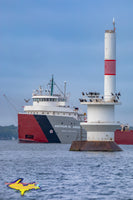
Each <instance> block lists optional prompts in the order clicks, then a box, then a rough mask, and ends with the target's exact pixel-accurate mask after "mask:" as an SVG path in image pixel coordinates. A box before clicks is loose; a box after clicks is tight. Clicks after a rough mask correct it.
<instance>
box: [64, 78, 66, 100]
mask: <svg viewBox="0 0 133 200" xmlns="http://www.w3.org/2000/svg"><path fill="white" fill-rule="evenodd" d="M64 98H66V81H64Z"/></svg>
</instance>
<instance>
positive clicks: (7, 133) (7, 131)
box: [0, 125, 18, 140]
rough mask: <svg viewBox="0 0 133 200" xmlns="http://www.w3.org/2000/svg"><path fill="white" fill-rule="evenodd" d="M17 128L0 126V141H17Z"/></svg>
mask: <svg viewBox="0 0 133 200" xmlns="http://www.w3.org/2000/svg"><path fill="white" fill-rule="evenodd" d="M17 139H18V127H17V126H14V125H9V126H0V140H17Z"/></svg>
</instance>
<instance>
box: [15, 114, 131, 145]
mask: <svg viewBox="0 0 133 200" xmlns="http://www.w3.org/2000/svg"><path fill="white" fill-rule="evenodd" d="M50 129H53V127H52V126H51V124H50V122H49V121H48V119H47V117H46V116H42V117H39V116H37V115H29V114H18V138H19V141H20V142H42V143H60V139H59V138H58V136H57V134H56V132H55V131H54V132H53V133H52V135H51V134H50ZM53 130H54V129H53ZM114 140H115V142H116V143H117V144H125V145H133V130H128V131H121V130H116V131H115V135H114Z"/></svg>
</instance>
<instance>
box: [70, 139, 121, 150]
mask: <svg viewBox="0 0 133 200" xmlns="http://www.w3.org/2000/svg"><path fill="white" fill-rule="evenodd" d="M70 151H122V149H121V148H120V147H119V146H118V145H117V144H116V143H115V142H114V141H73V142H72V145H71V147H70Z"/></svg>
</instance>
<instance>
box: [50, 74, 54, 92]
mask: <svg viewBox="0 0 133 200" xmlns="http://www.w3.org/2000/svg"><path fill="white" fill-rule="evenodd" d="M53 90H54V76H53V75H52V79H51V96H53Z"/></svg>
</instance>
